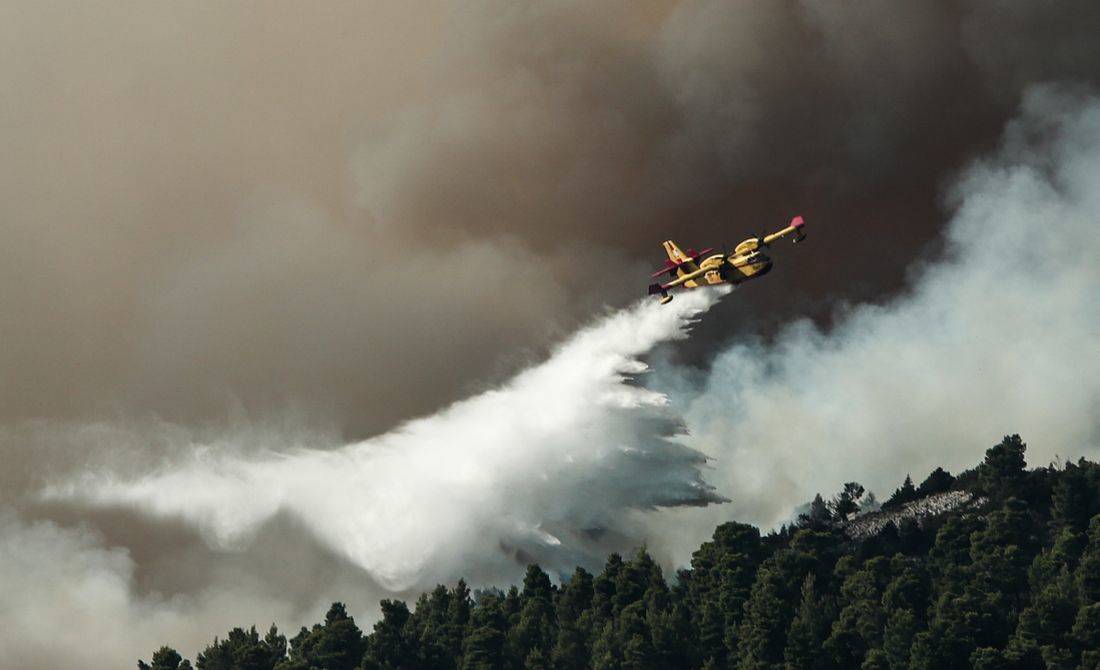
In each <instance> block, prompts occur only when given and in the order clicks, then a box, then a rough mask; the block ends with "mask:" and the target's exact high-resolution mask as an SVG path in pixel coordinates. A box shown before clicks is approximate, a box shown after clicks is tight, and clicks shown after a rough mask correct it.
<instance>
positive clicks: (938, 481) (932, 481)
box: [916, 468, 955, 498]
mask: <svg viewBox="0 0 1100 670" xmlns="http://www.w3.org/2000/svg"><path fill="white" fill-rule="evenodd" d="M954 483H955V478H954V477H953V476H951V473H950V472H948V471H946V470H944V469H943V468H936V469H935V470H933V471H932V472H931V473H930V474H929V475H928V477H926V478H925V480H924V481H923V482H921V483H920V486H918V487H917V492H916V493H917V497H918V498H923V497H924V496H930V495H932V494H933V493H943V492H944V491H950V490H951V486H952V485H953V484H954Z"/></svg>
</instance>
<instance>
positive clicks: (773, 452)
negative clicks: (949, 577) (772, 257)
mask: <svg viewBox="0 0 1100 670" xmlns="http://www.w3.org/2000/svg"><path fill="white" fill-rule="evenodd" d="M948 200H949V203H950V206H951V207H952V208H953V209H954V211H955V213H954V216H953V218H952V220H951V223H950V225H949V226H948V228H947V231H946V241H945V249H944V252H943V258H942V260H938V261H935V262H928V263H923V264H920V265H917V266H915V267H914V268H913V271H912V277H913V283H912V286H911V288H910V289H909V290H908V291H907V292H906V293H904V294H903V295H901V296H900V297H898V298H896V299H894V300H890V301H887V302H884V303H881V304H857V305H852V306H849V307H847V308H845V309H844V310H843V312H842V313H841V315H839V316H838V317H837V319H836V325H835V327H833V328H832V329H831V330H828V331H823V330H821V329H819V328H817V327H815V326H814V325H813V324H811V323H809V322H808V321H797V322H793V323H791V324H790V325H788V326H787V327H786V328H784V329H783V330H782V331H781V332H780V333H779V334H778V335H777V337H776V339H775V341H774V343H771V344H759V343H757V344H753V343H751V342H745V343H739V344H737V345H735V346H733V347H731V348H729V349H727V350H725V351H724V352H722V353H721V354H720V355H719V356H718V357H717V358H716V359H715V361H714V364H713V366H712V368H711V369H710V371H709V373H708V375H707V377H706V379H705V381H704V382H703V383H702V384H701V385H695V384H692V383H690V382H687V381H685V380H682V379H681V380H676V379H675V377H676V376H677V375H676V372H675V371H672V374H671V375H670V376H668V377H665V378H663V379H661V378H659V381H658V382H656V383H658V385H659V386H661V387H662V388H665V389H666V390H667V389H669V388H671V387H673V386H679V387H680V388H681V389H682V393H673V398H674V404H675V405H676V406H678V407H680V408H682V410H683V413H684V416H685V419H686V421H687V426H688V429H689V431H690V433H691V435H692V439H691V440H690V441H689V444H691V445H692V446H693V447H695V448H697V449H700V450H702V451H703V452H705V453H707V454H709V455H711V456H713V457H715V458H716V459H717V463H718V466H717V468H716V470H715V472H713V473H711V474H709V475H708V478H707V479H708V481H709V482H710V483H712V484H715V485H716V487H717V489H718V491H719V492H720V493H722V494H724V495H727V496H729V497H731V498H732V499H733V504H732V505H731V506H729V507H728V508H726V509H723V510H720V511H716V512H712V513H707V512H702V513H697V514H691V515H688V516H689V517H690V519H691V521H685V520H684V517H685V515H681V514H679V513H676V514H674V515H673V516H675V517H677V521H676V523H673V524H669V526H668V527H667V528H665V527H662V529H661V531H660V532H658V531H656V530H655V531H654V534H655V535H658V536H662V537H669V536H668V535H667V534H666V533H665V532H664V531H665V530H667V531H668V532H669V533H672V534H673V535H672V536H673V537H676V536H677V535H676V534H678V533H679V534H680V535H679V537H681V538H682V537H683V535H682V534H683V533H685V532H687V531H685V530H684V528H683V525H684V524H685V523H687V524H688V525H690V524H697V526H696V527H695V529H694V532H695V537H696V538H699V537H703V536H704V535H705V533H706V532H709V530H710V529H711V528H712V527H713V524H714V523H716V522H717V521H720V520H721V519H722V518H726V517H728V515H729V514H731V513H732V514H733V516H735V517H736V518H739V519H746V520H751V521H753V522H755V523H759V524H762V525H763V526H765V527H769V526H777V525H779V524H780V523H783V522H786V521H788V520H790V518H791V513H792V510H793V509H794V508H795V506H796V505H797V504H798V503H800V502H803V501H805V500H808V499H809V498H810V497H812V496H813V494H814V493H815V492H818V491H820V492H822V493H824V494H826V495H828V494H831V493H833V492H835V491H839V490H840V488H841V486H842V484H843V482H845V481H851V480H853V479H855V480H858V481H860V482H862V483H864V484H865V485H868V486H869V487H870V488H872V489H873V490H875V491H878V492H879V493H880V494H889V493H890V492H891V491H892V490H893V488H894V487H896V486H897V485H898V484H899V480H900V479H901V478H902V477H904V475H905V473H906V472H910V473H912V475H913V477H914V479H915V480H916V481H918V482H919V481H920V479H921V478H923V477H924V476H925V475H927V474H928V473H929V472H930V471H931V470H932V469H933V468H935V467H937V466H944V467H947V468H950V469H952V470H954V471H955V472H958V471H959V470H960V469H963V468H968V467H971V466H973V465H974V464H975V463H977V462H979V461H980V460H981V457H982V453H983V451H984V449H985V448H987V447H988V446H991V445H992V444H995V443H996V442H998V441H999V440H1000V438H1001V436H1002V435H1003V434H1005V433H1015V432H1018V433H1020V434H1022V435H1023V436H1024V437H1025V439H1027V440H1028V443H1029V451H1028V459H1029V461H1030V463H1031V465H1033V466H1041V465H1046V464H1048V463H1050V462H1052V461H1055V460H1059V459H1061V460H1074V459H1076V458H1078V457H1080V456H1087V457H1089V458H1093V459H1095V458H1096V457H1097V455H1100V300H1098V299H1097V294H1096V287H1097V286H1098V285H1100V263H1098V262H1097V259H1098V258H1100V235H1098V234H1097V229H1096V215H1097V212H1098V211H1100V101H1098V100H1097V99H1096V98H1086V97H1085V96H1084V95H1083V94H1082V93H1081V92H1080V91H1076V90H1073V89H1060V88H1057V87H1044V88H1038V89H1034V90H1032V91H1031V92H1030V93H1029V94H1028V96H1027V97H1026V100H1025V102H1024V105H1023V110H1022V114H1021V117H1020V118H1019V119H1017V120H1016V121H1014V122H1013V123H1012V124H1011V125H1010V126H1009V127H1008V130H1007V133H1006V136H1005V138H1004V140H1003V142H1002V145H1001V147H1000V149H999V150H998V152H997V153H996V155H994V156H992V157H990V158H988V159H986V160H983V161H979V162H978V163H977V164H976V165H974V166H973V167H972V168H971V169H969V170H968V171H967V172H966V173H965V174H964V175H963V176H962V178H961V179H960V180H959V181H958V182H957V183H956V184H955V185H954V186H953V187H952V188H951V189H950V192H949V197H948ZM884 243H888V241H884ZM846 262H853V263H858V262H859V259H858V258H848V259H846ZM691 546H692V544H691V543H684V551H687V550H688V549H689V548H690V547H691ZM684 557H685V556H684V555H683V554H682V555H681V558H684Z"/></svg>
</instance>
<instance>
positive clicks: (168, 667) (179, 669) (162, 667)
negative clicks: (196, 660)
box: [137, 647, 191, 670]
mask: <svg viewBox="0 0 1100 670" xmlns="http://www.w3.org/2000/svg"><path fill="white" fill-rule="evenodd" d="M137 667H138V670H191V661H188V660H185V659H184V658H183V657H182V656H180V655H179V652H177V651H176V650H175V649H172V648H171V647H161V648H160V649H158V650H156V651H155V652H153V659H152V664H149V663H146V662H145V661H141V660H139V661H138V662H137Z"/></svg>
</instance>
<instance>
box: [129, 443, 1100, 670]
mask: <svg viewBox="0 0 1100 670" xmlns="http://www.w3.org/2000/svg"><path fill="white" fill-rule="evenodd" d="M1025 449H1026V446H1025V445H1024V443H1023V441H1021V439H1020V438H1019V436H1017V435H1013V436H1009V437H1006V438H1005V439H1004V440H1003V441H1002V442H1001V443H1000V444H998V445H996V446H994V447H992V448H991V449H989V450H988V451H987V452H986V457H985V460H984V462H983V463H982V464H981V465H979V466H978V467H976V468H974V469H973V470H969V471H967V472H964V473H961V474H960V475H959V476H958V477H953V476H951V475H950V474H948V473H946V472H945V471H943V470H941V469H937V470H936V471H935V472H933V473H932V475H930V476H929V478H928V479H926V480H925V481H924V483H922V484H921V486H920V487H919V488H918V487H915V486H914V485H913V483H912V480H911V479H909V478H908V477H907V478H906V483H905V484H903V485H902V486H901V487H899V489H898V490H897V491H895V493H894V495H893V496H891V497H890V499H889V500H888V501H887V502H886V503H885V505H884V506H886V507H890V506H894V507H897V506H900V505H902V504H904V503H905V502H907V501H908V500H913V499H916V498H919V497H920V496H922V495H927V494H928V493H934V492H939V491H945V490H950V489H952V488H954V489H959V490H966V491H969V492H971V493H972V494H974V495H975V496H982V497H984V498H986V499H987V502H986V503H985V505H984V507H982V508H981V509H980V510H978V511H969V512H965V511H962V512H949V513H947V514H943V515H941V516H939V517H936V518H926V519H922V520H921V521H920V523H918V522H917V521H915V520H912V519H910V520H906V521H904V522H902V524H901V526H900V527H895V526H894V525H893V524H890V525H887V526H886V528H885V529H884V530H883V531H882V532H880V533H879V534H878V535H877V536H875V537H873V538H871V539H869V540H866V541H863V542H853V541H851V540H849V539H848V538H847V536H846V535H845V534H844V532H843V523H844V521H845V520H846V519H848V518H851V517H853V516H855V515H858V514H859V513H860V510H861V509H862V510H866V509H868V508H871V509H873V508H874V507H876V506H877V505H876V504H875V503H874V502H873V500H872V501H871V503H870V504H868V500H867V498H868V497H870V496H865V495H864V491H863V487H861V486H859V485H858V484H856V483H851V484H848V485H846V486H845V487H844V490H843V491H841V492H840V493H838V494H837V495H836V496H834V497H833V498H832V499H830V500H828V501H826V500H824V499H823V498H822V497H821V496H818V497H817V498H816V499H815V501H814V503H813V504H811V505H810V506H809V509H808V511H807V513H806V514H804V515H802V516H801V517H800V520H799V522H798V523H796V524H795V525H794V526H792V527H785V528H782V529H780V530H779V531H777V532H773V533H769V534H767V535H764V536H761V534H760V532H759V531H758V530H757V529H756V528H754V527H752V526H749V525H745V524H741V523H726V524H723V525H721V526H719V527H718V528H717V529H716V530H715V532H714V537H713V539H712V540H710V541H708V542H706V543H704V544H703V545H702V546H701V547H699V549H698V550H697V551H696V552H695V553H694V554H693V555H692V561H691V567H690V568H689V569H684V570H680V571H679V572H677V574H676V575H675V578H674V579H672V580H666V579H665V576H664V575H663V574H662V571H661V568H660V566H659V565H658V564H657V563H655V562H654V561H653V559H652V558H651V557H650V556H649V555H648V554H647V553H646V552H645V551H644V550H641V551H638V552H637V553H636V554H634V555H633V556H632V557H630V558H629V559H625V560H624V559H623V558H622V557H620V556H619V555H617V554H612V555H611V556H610V557H609V558H608V560H607V564H606V565H605V566H604V568H603V570H602V571H600V573H599V574H595V575H593V574H590V573H589V572H587V571H585V570H584V569H582V568H577V569H576V571H575V572H574V573H573V574H572V576H570V577H569V578H568V579H564V580H562V583H561V585H560V586H559V585H555V584H554V583H553V582H552V581H551V579H550V577H549V576H548V575H547V574H546V573H545V572H543V571H542V570H541V569H540V568H539V567H538V566H537V565H532V566H530V567H529V568H528V569H527V574H526V576H525V577H524V580H523V584H522V587H516V586H513V587H511V588H510V589H508V590H507V591H506V592H502V591H497V590H489V591H485V592H478V593H476V594H471V592H470V590H469V589H468V588H467V586H466V585H465V584H464V583H463V582H459V583H458V584H457V585H455V586H453V587H450V588H447V587H444V586H438V587H436V588H435V589H434V590H433V591H431V592H429V593H425V594H423V595H421V596H420V598H419V599H418V600H417V602H416V604H415V607H414V608H413V609H412V610H410V609H409V608H408V607H407V606H406V604H405V603H404V602H400V601H395V600H383V601H382V603H381V610H382V614H381V619H380V620H379V621H378V622H377V623H375V624H374V626H373V630H372V631H371V632H370V633H369V634H364V632H363V631H361V630H360V629H359V627H358V626H357V625H356V624H355V621H354V620H353V619H352V617H350V616H348V613H347V611H346V610H345V608H344V605H342V604H340V603H336V604H334V605H333V606H332V608H331V609H330V610H329V612H328V614H327V615H326V617H325V621H324V623H319V624H316V625H314V626H313V627H312V628H311V629H306V628H302V629H301V631H300V632H299V633H298V634H297V635H295V636H293V637H292V638H290V639H289V640H288V639H287V638H286V637H285V636H284V635H283V634H281V633H279V631H277V630H276V628H275V627H274V626H272V627H271V629H270V630H269V631H268V632H267V633H266V635H264V636H262V637H261V635H260V634H259V633H258V632H257V631H256V629H255V628H251V629H249V630H243V629H239V628H237V629H234V630H232V631H230V632H229V633H228V635H226V636H225V637H224V638H222V639H217V638H215V640H214V642H213V643H212V644H211V645H209V646H208V647H207V648H206V649H204V650H203V651H202V652H201V653H199V654H198V656H197V657H196V659H195V664H194V666H195V667H196V668H198V669H199V670H229V669H240V670H309V669H312V668H323V669H325V670H352V669H356V668H362V669H365V670H375V669H377V670H383V669H384V670H397V669H406V670H414V669H416V670H419V669H425V670H427V669H431V670H465V669H470V670H474V669H478V670H481V669H486V670H488V669H502V670H504V669H506V670H519V669H530V670H536V669H542V668H560V669H564V670H580V669H582V668H598V669H601V670H603V669H608V670H611V669H616V670H617V669H622V670H626V669H631V670H633V669H643V668H653V669H658V668H661V669H663V668H707V669H713V668H737V669H741V670H758V669H765V668H766V669H780V668H783V669H807V670H827V669H834V668H835V669H848V668H865V669H868V670H870V669H876V670H877V669H886V668H889V669H891V670H900V669H903V668H906V669H908V668H913V669H919V670H933V669H935V670H949V669H953V668H982V669H993V668H1001V669H1009V668H1021V669H1031V668H1035V669H1039V668H1059V669H1060V668H1067V669H1068V668H1087V669H1094V670H1095V669H1100V465H1097V464H1096V463H1092V462H1089V461H1086V460H1083V459H1082V460H1080V461H1078V462H1077V463H1067V464H1065V465H1064V466H1056V465H1051V466H1049V467H1045V468H1038V469H1034V470H1028V469H1027V468H1026V464H1025V460H1024V454H1025ZM921 489H923V490H921ZM138 667H139V668H141V669H142V670H147V669H150V668H152V669H155V670H180V669H181V668H191V667H192V666H191V664H190V663H189V662H188V661H185V660H183V659H181V658H180V655H179V654H178V653H176V652H175V651H174V650H172V649H170V648H168V647H164V648H162V649H160V650H159V651H157V652H156V653H155V654H154V655H153V658H152V663H151V664H146V663H144V662H141V661H139V662H138Z"/></svg>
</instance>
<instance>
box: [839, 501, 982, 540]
mask: <svg viewBox="0 0 1100 670" xmlns="http://www.w3.org/2000/svg"><path fill="white" fill-rule="evenodd" d="M987 501H988V499H987V498H983V497H975V496H974V494H972V493H970V492H969V491H947V492H945V493H935V494H932V495H930V496H926V497H924V498H921V499H920V500H914V501H913V502H910V503H905V504H904V505H903V506H902V507H901V508H900V509H892V510H879V511H878V512H869V513H867V514H861V515H859V516H857V517H855V518H854V519H852V520H851V521H849V522H848V523H846V524H844V533H845V534H846V535H847V536H848V537H850V538H852V539H853V540H866V539H867V538H870V537H874V536H875V535H878V534H879V532H880V531H881V530H882V529H883V528H885V527H886V524H888V523H890V522H893V523H894V525H895V526H897V527H900V526H901V522H902V521H904V520H905V519H915V520H916V522H917V524H918V525H923V524H924V522H925V521H926V520H928V519H931V518H934V517H937V516H939V515H941V514H946V513H948V512H958V511H962V510H968V509H977V508H980V507H982V506H983V505H985V503H986V502H987Z"/></svg>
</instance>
